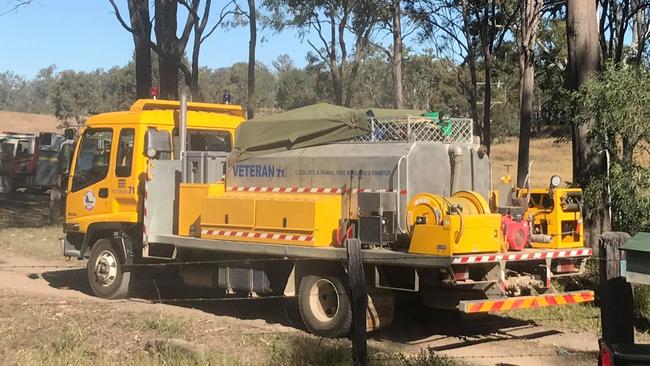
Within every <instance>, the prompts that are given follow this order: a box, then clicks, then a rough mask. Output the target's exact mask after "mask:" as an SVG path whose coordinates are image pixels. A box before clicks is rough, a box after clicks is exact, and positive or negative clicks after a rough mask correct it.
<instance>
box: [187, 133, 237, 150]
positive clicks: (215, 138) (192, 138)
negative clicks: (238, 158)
mask: <svg viewBox="0 0 650 366" xmlns="http://www.w3.org/2000/svg"><path fill="white" fill-rule="evenodd" d="M230 150H232V141H231V137H230V132H228V131H214V130H212V131H211V130H188V131H187V151H220V152H230Z"/></svg>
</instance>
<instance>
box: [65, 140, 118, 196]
mask: <svg viewBox="0 0 650 366" xmlns="http://www.w3.org/2000/svg"><path fill="white" fill-rule="evenodd" d="M112 142H113V130H110V129H88V130H86V132H85V133H84V136H83V138H82V140H81V146H80V147H79V154H78V155H77V164H76V165H75V171H74V178H73V180H72V191H73V192H76V191H78V190H80V189H83V188H85V187H88V186H90V185H92V184H94V183H97V182H99V181H101V180H102V179H104V178H106V174H108V163H109V160H110V158H111V144H112Z"/></svg>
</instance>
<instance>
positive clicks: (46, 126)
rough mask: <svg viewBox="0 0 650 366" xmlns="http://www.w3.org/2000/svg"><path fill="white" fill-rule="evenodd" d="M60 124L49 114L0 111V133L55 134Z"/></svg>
mask: <svg viewBox="0 0 650 366" xmlns="http://www.w3.org/2000/svg"><path fill="white" fill-rule="evenodd" d="M60 124H61V122H60V121H59V120H58V119H56V117H54V116H52V115H49V114H36V113H21V112H8V111H0V132H3V131H11V132H25V133H39V132H56V131H57V129H58V126H59V125H60Z"/></svg>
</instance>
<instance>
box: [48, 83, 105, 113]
mask: <svg viewBox="0 0 650 366" xmlns="http://www.w3.org/2000/svg"><path fill="white" fill-rule="evenodd" d="M101 98H102V93H101V73H100V71H99V70H97V71H95V72H90V73H86V72H76V71H72V70H65V71H62V72H61V73H59V78H58V81H57V82H56V83H55V84H54V88H53V91H52V101H53V102H54V108H55V110H54V115H55V116H56V117H57V118H59V119H60V120H62V121H63V122H64V123H70V122H71V121H72V120H73V121H75V122H76V124H82V123H83V121H85V119H86V118H87V117H88V116H89V115H91V114H94V113H97V112H99V111H100V109H99V107H100V105H101Z"/></svg>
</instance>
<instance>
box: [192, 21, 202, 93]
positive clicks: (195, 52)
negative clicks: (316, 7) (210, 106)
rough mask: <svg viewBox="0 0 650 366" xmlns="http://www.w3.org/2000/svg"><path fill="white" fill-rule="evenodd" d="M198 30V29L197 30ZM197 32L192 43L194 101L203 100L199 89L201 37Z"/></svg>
mask: <svg viewBox="0 0 650 366" xmlns="http://www.w3.org/2000/svg"><path fill="white" fill-rule="evenodd" d="M195 32H196V30H195ZM197 35H198V33H195V37H194V44H193V45H192V74H191V76H190V94H191V95H192V100H193V101H195V102H196V101H199V100H201V96H200V94H201V91H200V89H199V54H200V53H201V37H200V35H198V36H197Z"/></svg>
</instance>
